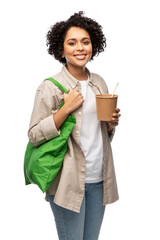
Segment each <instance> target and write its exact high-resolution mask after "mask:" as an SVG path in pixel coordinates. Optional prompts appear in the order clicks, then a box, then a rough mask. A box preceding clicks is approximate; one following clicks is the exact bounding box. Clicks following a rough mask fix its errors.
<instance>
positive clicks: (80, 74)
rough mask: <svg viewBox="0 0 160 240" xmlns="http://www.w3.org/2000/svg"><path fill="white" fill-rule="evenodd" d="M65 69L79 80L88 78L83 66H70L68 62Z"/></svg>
mask: <svg viewBox="0 0 160 240" xmlns="http://www.w3.org/2000/svg"><path fill="white" fill-rule="evenodd" d="M67 69H68V71H69V73H70V74H71V75H72V76H73V77H74V78H76V79H77V80H79V81H81V80H87V79H88V75H87V73H86V70H85V66H83V67H76V66H73V65H72V66H71V65H70V64H67Z"/></svg>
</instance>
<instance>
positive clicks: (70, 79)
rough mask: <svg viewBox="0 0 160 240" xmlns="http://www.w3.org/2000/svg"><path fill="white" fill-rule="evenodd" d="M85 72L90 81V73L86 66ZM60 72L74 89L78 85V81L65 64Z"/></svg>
mask: <svg viewBox="0 0 160 240" xmlns="http://www.w3.org/2000/svg"><path fill="white" fill-rule="evenodd" d="M86 72H87V74H88V75H89V80H90V81H91V74H90V71H89V70H88V69H87V68H86ZM61 73H62V74H63V76H64V78H65V80H66V81H67V82H68V83H69V85H70V86H71V88H72V89H75V88H76V86H78V84H79V81H78V80H77V79H76V78H75V77H73V76H72V75H71V74H70V73H69V71H68V70H67V67H66V66H63V67H62V70H61Z"/></svg>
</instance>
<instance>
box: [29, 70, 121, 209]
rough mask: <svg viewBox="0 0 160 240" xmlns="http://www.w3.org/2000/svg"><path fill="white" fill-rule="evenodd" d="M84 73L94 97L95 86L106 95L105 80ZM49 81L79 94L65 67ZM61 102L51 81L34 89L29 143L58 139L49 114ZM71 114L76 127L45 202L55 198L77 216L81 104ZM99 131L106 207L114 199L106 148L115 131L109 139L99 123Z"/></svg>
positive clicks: (81, 188)
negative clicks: (51, 196) (55, 81)
mask: <svg viewBox="0 0 160 240" xmlns="http://www.w3.org/2000/svg"><path fill="white" fill-rule="evenodd" d="M86 71H87V72H88V74H89V86H90V87H91V89H92V91H93V92H94V94H95V95H96V94H99V91H98V89H97V86H98V87H99V88H100V90H101V92H102V93H108V89H107V86H106V83H105V81H104V80H103V79H102V78H101V77H100V76H99V75H97V74H95V73H90V72H89V71H88V69H86ZM53 78H54V79H56V80H57V81H58V82H60V83H61V84H62V85H63V86H64V87H65V88H66V89H70V92H71V91H72V90H74V89H79V90H80V91H81V85H80V83H79V81H78V80H77V79H76V78H74V77H73V76H72V75H71V74H70V73H69V72H68V70H67V68H66V67H65V66H63V67H62V70H61V72H60V73H58V74H57V75H54V76H53ZM62 100H63V92H62V91H61V90H60V89H59V88H58V87H56V86H55V85H54V84H53V83H52V82H51V81H49V80H46V81H44V82H43V83H42V84H41V85H40V86H39V87H38V89H37V91H36V96H35V102H34V107H33V112H32V115H31V120H30V127H29V131H28V137H29V141H30V142H31V143H32V144H33V145H34V146H38V145H40V144H42V143H43V142H45V141H47V140H50V139H52V138H54V137H57V136H59V134H60V131H58V130H57V129H56V126H55V123H54V120H53V115H54V114H55V113H56V112H57V111H58V109H59V108H60V105H61V102H62ZM72 114H73V115H74V116H75V117H76V125H75V126H74V128H73V131H72V133H71V135H70V137H69V139H68V150H67V152H66V155H65V157H64V160H63V166H62V168H61V170H60V171H59V173H58V175H57V177H56V179H55V180H54V182H53V184H52V186H51V187H50V188H49V189H48V190H47V192H46V200H47V196H48V195H55V197H54V202H55V203H56V204H57V205H59V206H61V207H64V208H66V209H69V210H72V211H75V212H78V213H79V212H80V208H81V204H82V200H83V197H84V193H85V171H86V159H85V156H84V154H83V151H82V149H81V147H80V132H81V123H82V117H83V104H82V105H81V106H80V107H79V108H78V109H76V110H75V111H74V112H72ZM101 130H102V138H103V190H104V191H103V204H104V205H106V204H109V203H113V202H115V201H117V200H118V191H117V183H116V176H115V170H114V163H113V157H112V150H111V145H110V142H111V140H112V137H113V134H114V131H115V129H113V130H112V132H111V134H110V136H109V135H108V132H107V123H106V122H101ZM88 139H89V136H88ZM86 141H87V139H86Z"/></svg>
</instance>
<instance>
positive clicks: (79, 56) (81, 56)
mask: <svg viewBox="0 0 160 240" xmlns="http://www.w3.org/2000/svg"><path fill="white" fill-rule="evenodd" d="M85 56H86V55H85V54H84V55H76V58H78V59H83V58H84V57H85Z"/></svg>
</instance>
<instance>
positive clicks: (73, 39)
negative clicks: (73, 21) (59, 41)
mask: <svg viewBox="0 0 160 240" xmlns="http://www.w3.org/2000/svg"><path fill="white" fill-rule="evenodd" d="M85 39H88V40H90V38H89V37H84V38H82V40H85ZM70 40H72V41H76V40H77V39H76V38H69V39H68V40H67V42H68V41H70Z"/></svg>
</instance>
